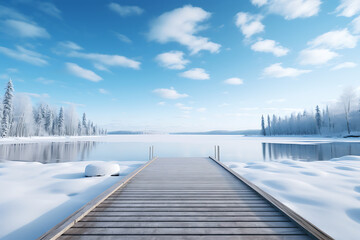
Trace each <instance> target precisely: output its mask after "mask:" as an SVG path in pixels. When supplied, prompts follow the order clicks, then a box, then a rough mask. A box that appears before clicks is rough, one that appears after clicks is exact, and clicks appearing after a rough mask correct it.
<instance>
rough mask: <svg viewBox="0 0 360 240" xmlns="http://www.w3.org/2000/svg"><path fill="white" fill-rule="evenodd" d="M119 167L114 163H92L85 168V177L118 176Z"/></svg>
mask: <svg viewBox="0 0 360 240" xmlns="http://www.w3.org/2000/svg"><path fill="white" fill-rule="evenodd" d="M119 173H120V166H119V164H116V163H106V162H103V163H92V164H89V165H87V166H86V168H85V176H86V177H99V176H119Z"/></svg>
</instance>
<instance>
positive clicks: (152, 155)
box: [151, 146, 154, 159]
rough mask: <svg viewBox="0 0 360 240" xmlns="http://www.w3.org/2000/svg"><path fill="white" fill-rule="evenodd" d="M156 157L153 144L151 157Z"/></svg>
mask: <svg viewBox="0 0 360 240" xmlns="http://www.w3.org/2000/svg"><path fill="white" fill-rule="evenodd" d="M153 158H154V146H151V159H153Z"/></svg>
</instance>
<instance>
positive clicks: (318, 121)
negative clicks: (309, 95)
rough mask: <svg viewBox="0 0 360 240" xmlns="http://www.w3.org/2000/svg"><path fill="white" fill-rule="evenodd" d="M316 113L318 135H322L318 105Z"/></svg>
mask: <svg viewBox="0 0 360 240" xmlns="http://www.w3.org/2000/svg"><path fill="white" fill-rule="evenodd" d="M315 111H316V113H315V119H316V127H317V130H318V133H320V134H321V132H320V130H321V114H320V108H319V105H316V108H315Z"/></svg>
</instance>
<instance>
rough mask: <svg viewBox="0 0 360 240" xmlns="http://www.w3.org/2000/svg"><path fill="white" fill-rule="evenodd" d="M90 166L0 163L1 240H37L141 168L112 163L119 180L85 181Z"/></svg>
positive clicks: (130, 164) (133, 163)
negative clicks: (115, 166)
mask: <svg viewBox="0 0 360 240" xmlns="http://www.w3.org/2000/svg"><path fill="white" fill-rule="evenodd" d="M89 163H90V162H69V163H54V164H42V163H38V162H14V161H2V162H0V189H1V194H0V213H1V224H0V239H4V240H5V239H9V240H10V239H11V240H13V239H19V240H21V239H36V238H37V237H39V236H41V235H42V234H43V233H45V232H46V231H48V230H49V229H51V228H52V227H53V226H55V225H56V224H57V223H59V222H61V221H62V220H63V219H65V218H66V217H67V216H69V215H70V214H72V213H73V212H75V211H76V210H78V209H79V208H80V207H82V206H83V205H84V204H86V203H87V202H89V201H90V200H91V199H93V198H95V197H96V196H97V195H99V194H100V193H102V192H103V191H104V190H106V189H107V188H109V187H110V186H111V185H113V184H114V183H115V182H117V181H119V180H120V179H121V178H122V177H124V176H125V175H126V174H128V173H130V172H131V171H133V170H134V169H136V168H137V167H138V166H140V165H141V164H142V162H134V161H129V162H124V161H119V162H114V163H117V164H119V165H120V176H111V177H90V178H87V177H85V174H84V170H85V167H86V165H88V164H89ZM91 163H95V161H92V162H91ZM99 163H100V161H99Z"/></svg>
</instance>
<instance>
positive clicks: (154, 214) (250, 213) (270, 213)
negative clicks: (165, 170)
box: [87, 211, 282, 217]
mask: <svg viewBox="0 0 360 240" xmlns="http://www.w3.org/2000/svg"><path fill="white" fill-rule="evenodd" d="M87 216H89V217H90V216H91V217H93V216H102V217H108V216H119V217H121V216H127V217H136V216H152V217H155V216H169V217H171V216H174V217H177V216H183V217H186V216H199V217H201V216H204V217H205V216H223V217H225V216H282V213H280V212H274V211H272V212H253V211H251V212H144V211H136V212H123V211H120V212H116V211H111V212H94V211H91V212H89V213H88V214H87Z"/></svg>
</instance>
